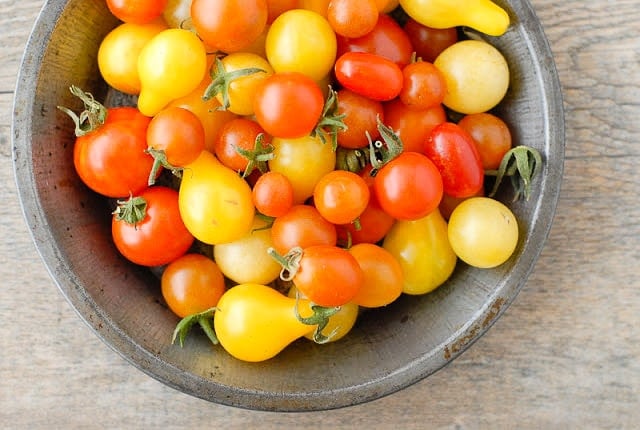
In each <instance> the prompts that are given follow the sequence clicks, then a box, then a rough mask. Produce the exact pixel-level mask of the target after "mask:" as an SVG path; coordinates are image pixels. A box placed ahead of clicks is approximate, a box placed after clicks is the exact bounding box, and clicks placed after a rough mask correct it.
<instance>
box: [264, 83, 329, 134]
mask: <svg viewBox="0 0 640 430" xmlns="http://www.w3.org/2000/svg"><path fill="white" fill-rule="evenodd" d="M254 97H255V98H254V104H253V107H254V109H253V110H254V113H255V116H256V120H257V121H258V124H260V125H261V126H262V127H263V128H264V129H265V131H266V132H267V133H268V134H270V135H271V136H273V137H281V138H297V137H303V136H306V135H308V134H309V133H311V132H312V131H313V129H314V128H315V126H316V124H317V123H318V121H319V119H320V116H321V115H322V109H323V107H324V96H323V94H322V91H321V90H320V87H319V86H318V84H316V82H315V81H314V80H313V79H311V78H310V77H308V76H306V75H303V74H302V73H298V72H283V73H274V74H273V75H271V76H269V77H268V78H266V79H265V80H264V82H263V84H262V85H261V86H260V87H259V88H258V90H257V91H256V94H255V96H254Z"/></svg>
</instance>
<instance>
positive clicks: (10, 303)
mask: <svg viewBox="0 0 640 430" xmlns="http://www.w3.org/2000/svg"><path fill="white" fill-rule="evenodd" d="M532 3H533V5H534V8H535V10H536V12H537V13H538V16H539V17H540V19H541V20H542V23H543V25H544V28H545V31H546V34H547V36H548V38H549V42H550V45H551V48H552V50H553V52H554V55H555V59H556V65H557V68H558V71H559V74H560V80H561V83H562V86H563V96H564V103H565V108H566V127H567V129H566V137H567V147H566V162H565V175H564V182H563V188H562V193H561V198H560V201H559V205H558V209H557V215H556V218H555V222H554V225H553V228H552V230H551V234H550V237H549V241H548V245H547V246H546V248H545V250H544V251H543V253H542V255H541V258H540V260H539V262H538V264H537V266H536V268H535V270H534V272H533V274H532V276H531V277H530V279H529V281H528V282H527V284H526V286H525V288H524V289H523V290H522V292H521V293H520V294H519V296H518V297H517V299H516V300H515V302H514V303H513V304H512V305H511V306H510V307H509V309H508V310H507V311H506V312H505V314H504V315H503V317H502V318H501V319H500V320H499V321H498V322H497V323H496V324H495V325H494V326H493V327H492V328H491V330H489V332H488V333H487V334H486V335H485V336H484V337H483V338H481V339H480V340H479V341H478V342H476V343H475V344H474V345H473V346H472V347H471V348H470V349H468V350H467V351H466V352H465V353H464V354H463V355H462V356H461V357H460V358H458V359H457V360H455V361H454V362H453V363H452V364H451V365H449V366H448V367H446V368H445V369H443V370H441V371H440V372H438V373H436V374H435V375H433V376H432V377H429V378H428V379H427V380H424V381H422V382H420V383H417V384H415V385H413V386H411V387H409V388H407V389H405V390H403V391H401V392H398V393H395V394H393V395H390V396H387V397H385V398H383V399H380V400H377V401H374V402H371V403H369V404H365V405H360V406H356V407H351V408H346V409H341V410H337V411H329V412H314V413H304V414H276V413H265V412H252V411H246V410H240V409H234V408H228V407H223V406H218V405H215V404H210V403H208V402H205V401H202V400H198V399H194V398H192V397H189V396H187V395H184V394H182V393H179V392H177V391H175V390H173V389H171V388H168V387H166V386H164V385H162V384H160V383H159V382H157V381H155V380H154V379H152V378H150V377H149V376H147V375H145V374H143V373H142V372H140V371H139V370H137V369H136V368H134V367H133V366H131V365H130V364H129V363H127V362H125V361H124V360H123V359H122V358H120V357H119V356H118V355H117V354H116V353H114V352H113V351H112V350H110V349H109V348H108V347H107V346H105V345H104V344H103V343H102V342H101V341H100V340H98V338H97V337H96V336H95V335H94V334H93V333H92V332H91V331H90V330H89V329H87V327H86V326H85V324H84V323H83V322H82V321H81V320H80V319H79V318H78V317H77V315H76V314H75V313H74V311H73V310H72V309H71V308H70V306H69V305H68V304H67V303H66V302H65V301H64V298H63V297H62V295H61V294H60V293H59V292H58V290H57V289H56V287H55V285H54V284H53V282H52V281H51V279H50V277H49V275H48V273H47V272H46V270H45V268H44V266H43V264H42V262H41V261H40V259H39V257H38V254H37V252H36V250H35V247H34V245H33V243H32V241H31V238H30V235H29V233H28V231H27V228H26V224H25V222H24V221H23V218H22V213H21V209H20V204H19V201H18V197H17V194H16V190H15V185H14V180H13V171H12V160H11V131H10V127H11V112H12V100H13V89H14V86H15V80H16V76H17V73H18V69H19V63H20V58H21V55H22V51H23V49H24V45H25V43H26V41H27V38H28V35H29V30H30V28H31V26H32V24H33V22H34V20H35V18H36V16H37V13H38V11H39V9H40V7H41V6H42V4H43V1H41V0H40V1H27V0H22V1H15V0H1V1H0V28H2V32H1V33H0V46H1V47H2V49H1V50H0V157H1V160H2V164H1V165H0V188H1V190H2V191H1V192H2V199H1V202H2V205H0V227H1V229H2V230H1V233H2V241H1V242H0V257H1V258H0V279H1V280H2V281H1V284H2V286H1V288H0V315H1V316H2V324H1V325H0V338H1V339H2V340H3V342H2V347H1V348H0V423H2V426H3V427H5V428H31V429H37V428H71V429H73V428H150V427H156V426H160V427H162V428H166V429H172V428H191V429H198V428H216V427H222V426H224V427H225V428H238V429H240V428H280V427H283V426H288V427H291V428H309V427H311V426H315V427H316V428H355V427H357V428H360V427H363V426H366V427H368V428H372V429H378V428H380V429H384V428H391V427H396V428H402V429H412V428H455V429H476V428H492V429H500V428H580V429H583V428H598V429H604V428H611V429H614V428H615V429H620V428H637V423H638V422H640V409H639V408H638V405H639V404H640V364H639V360H638V357H640V330H638V327H639V326H640V293H639V291H640V265H639V264H638V261H639V260H640V200H639V199H638V197H637V195H638V189H639V188H640V176H639V173H638V166H640V146H639V145H638V143H639V142H640V121H638V118H640V26H638V24H637V23H638V22H639V21H640V8H638V4H637V1H636V0H619V1H617V2H608V1H605V0H592V1H589V2H583V1H580V0H567V1H564V2H553V1H551V0H535V1H533V2H532Z"/></svg>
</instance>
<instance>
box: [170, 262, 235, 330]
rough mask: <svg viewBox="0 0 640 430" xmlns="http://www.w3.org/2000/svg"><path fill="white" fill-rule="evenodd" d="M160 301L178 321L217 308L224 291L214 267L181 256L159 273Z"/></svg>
mask: <svg viewBox="0 0 640 430" xmlns="http://www.w3.org/2000/svg"><path fill="white" fill-rule="evenodd" d="M160 287H161V291H162V297H163V298H164V300H165V302H166V303H167V306H169V309H171V310H172V311H173V313H174V314H176V315H177V316H179V317H180V318H184V317H186V316H189V315H193V314H196V313H200V312H204V311H206V310H207V309H210V308H212V307H214V306H215V305H217V304H218V300H219V299H220V297H221V296H222V293H224V290H225V281H224V275H223V274H222V272H221V271H220V268H219V267H218V265H217V264H216V263H215V262H214V261H213V260H212V259H211V258H209V257H206V256H204V255H202V254H185V255H183V256H181V257H178V258H177V259H175V260H174V261H172V262H171V263H170V264H169V265H168V266H167V267H166V268H165V269H164V271H163V272H162V278H161V282H160Z"/></svg>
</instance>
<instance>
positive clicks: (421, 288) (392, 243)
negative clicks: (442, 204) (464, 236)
mask: <svg viewBox="0 0 640 430" xmlns="http://www.w3.org/2000/svg"><path fill="white" fill-rule="evenodd" d="M382 246H383V248H384V249H386V250H387V251H389V252H390V253H391V254H392V255H393V256H394V257H395V258H396V259H397V260H398V262H399V263H400V266H401V267H402V272H403V274H404V286H403V289H402V291H403V292H404V293H405V294H413V295H417V294H426V293H428V292H431V291H433V290H435V289H436V288H437V287H439V286H440V285H442V284H443V283H444V282H445V281H446V280H447V279H449V277H450V276H451V274H452V273H453V269H455V266H456V262H457V256H456V254H455V253H454V252H453V249H452V248H451V245H450V244H449V237H448V233H447V222H446V221H445V220H444V218H443V217H442V215H441V214H440V211H439V210H438V209H436V210H434V211H433V212H431V213H430V214H429V215H427V216H425V217H424V218H420V219H418V220H415V221H396V223H395V224H394V225H393V227H391V230H390V231H389V233H387V236H386V237H385V239H384V241H383V244H382Z"/></svg>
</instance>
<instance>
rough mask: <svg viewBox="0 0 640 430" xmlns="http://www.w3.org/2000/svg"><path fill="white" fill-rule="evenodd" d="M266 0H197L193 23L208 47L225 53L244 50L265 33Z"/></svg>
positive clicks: (192, 9)
mask: <svg viewBox="0 0 640 430" xmlns="http://www.w3.org/2000/svg"><path fill="white" fill-rule="evenodd" d="M268 15H269V9H268V7H267V2H266V0H225V1H218V0H193V2H192V3H191V20H192V22H193V27H194V28H195V30H196V32H197V34H198V36H200V38H202V40H203V41H204V43H205V44H206V45H207V46H210V47H211V48H213V49H217V50H220V51H222V52H226V53H227V54H228V53H231V52H237V51H240V50H242V49H244V48H246V47H248V46H250V45H251V43H253V42H254V41H255V40H256V39H257V38H258V37H259V36H260V35H261V34H262V32H263V31H264V29H265V26H266V24H267V18H268Z"/></svg>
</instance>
